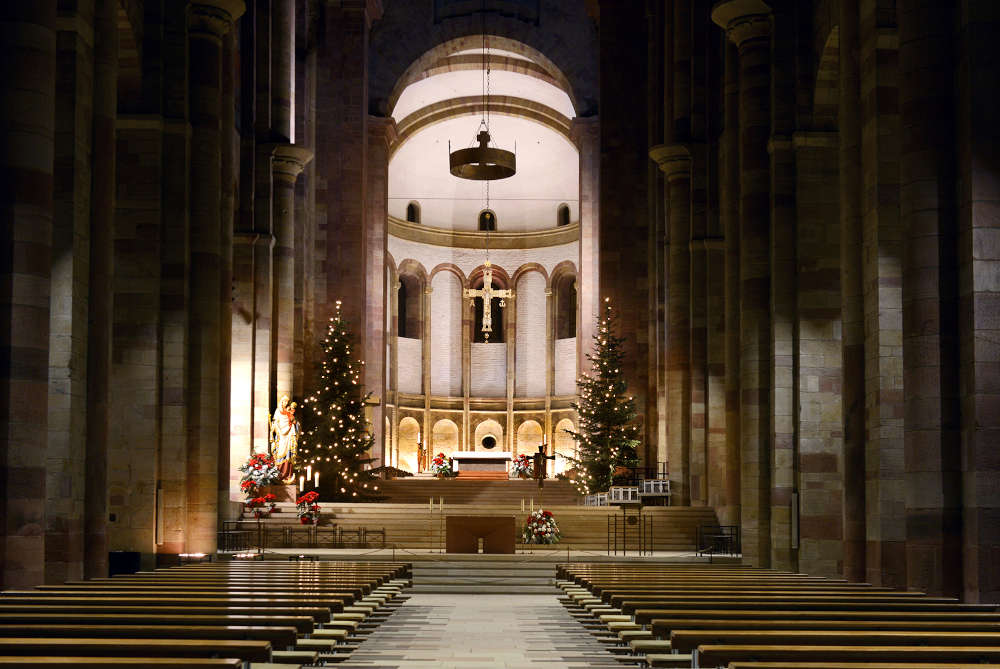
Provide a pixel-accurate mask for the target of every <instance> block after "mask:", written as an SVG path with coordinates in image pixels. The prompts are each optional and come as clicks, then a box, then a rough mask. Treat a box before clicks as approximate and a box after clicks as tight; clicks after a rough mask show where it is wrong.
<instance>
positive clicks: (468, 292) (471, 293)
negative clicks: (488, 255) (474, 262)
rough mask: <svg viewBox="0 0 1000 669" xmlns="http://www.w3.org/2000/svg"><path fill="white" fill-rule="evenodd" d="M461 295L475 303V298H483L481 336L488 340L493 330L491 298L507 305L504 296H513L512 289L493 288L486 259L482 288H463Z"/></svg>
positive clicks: (491, 272)
mask: <svg viewBox="0 0 1000 669" xmlns="http://www.w3.org/2000/svg"><path fill="white" fill-rule="evenodd" d="M462 297H468V298H469V299H471V300H472V303H473V304H475V302H476V298H477V297H481V298H483V338H484V339H486V340H489V338H490V333H491V332H493V314H492V312H491V308H492V302H493V298H494V297H496V298H498V299H499V300H500V307H501V308H502V307H505V306H507V303H506V302H505V301H504V299H505V298H508V297H514V291H513V290H507V289H502V288H496V289H494V288H493V268H492V267H490V261H489V260H487V261H486V269H484V270H483V287H482V288H465V289H463V290H462Z"/></svg>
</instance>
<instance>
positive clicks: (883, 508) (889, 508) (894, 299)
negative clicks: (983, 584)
mask: <svg viewBox="0 0 1000 669" xmlns="http://www.w3.org/2000/svg"><path fill="white" fill-rule="evenodd" d="M892 7H894V3H891V2H888V0H861V2H860V10H861V11H860V25H861V32H860V39H861V124H862V127H861V173H862V175H863V183H864V188H863V190H862V194H861V206H862V209H861V215H862V220H863V232H862V234H863V240H862V256H863V264H862V267H863V270H862V271H863V274H862V277H863V288H864V327H865V423H866V424H865V434H866V435H867V439H866V441H865V464H866V476H865V480H866V485H867V490H866V493H865V505H866V509H865V515H866V518H865V519H866V536H867V549H866V551H865V555H866V569H867V573H866V577H865V580H866V581H867V582H869V583H872V584H874V585H882V586H889V587H903V586H905V585H906V552H905V540H906V516H905V508H906V499H905V490H904V480H903V474H904V472H903V460H904V448H903V431H904V420H903V410H904V405H903V347H902V343H903V342H902V335H903V331H902V329H903V323H902V311H903V304H902V291H901V281H902V260H903V238H902V232H903V231H902V227H901V226H900V222H899V162H900V153H899V142H900V132H899V89H898V85H899V82H898V79H899V73H898V65H899V62H898V61H899V52H898V43H899V40H898V34H897V31H896V25H895V12H893V11H891V9H892Z"/></svg>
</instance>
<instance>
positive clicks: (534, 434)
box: [514, 419, 542, 455]
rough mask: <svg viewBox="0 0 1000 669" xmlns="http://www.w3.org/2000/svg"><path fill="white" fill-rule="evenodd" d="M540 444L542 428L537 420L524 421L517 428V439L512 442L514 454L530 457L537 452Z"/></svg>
mask: <svg viewBox="0 0 1000 669" xmlns="http://www.w3.org/2000/svg"><path fill="white" fill-rule="evenodd" d="M541 443H542V426H541V424H540V423H539V422H538V421H537V420H530V419H529V420H526V421H524V422H523V423H521V424H520V425H518V426H517V439H516V440H515V442H514V453H515V454H522V453H523V454H526V455H532V454H534V453H537V452H538V446H539V445H540V444H541Z"/></svg>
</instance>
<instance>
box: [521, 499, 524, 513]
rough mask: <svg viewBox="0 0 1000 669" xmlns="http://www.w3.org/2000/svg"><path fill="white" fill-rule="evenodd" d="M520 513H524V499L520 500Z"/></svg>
mask: <svg viewBox="0 0 1000 669" xmlns="http://www.w3.org/2000/svg"><path fill="white" fill-rule="evenodd" d="M521 513H524V498H523V497H522V498H521Z"/></svg>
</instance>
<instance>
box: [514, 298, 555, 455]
mask: <svg viewBox="0 0 1000 669" xmlns="http://www.w3.org/2000/svg"><path fill="white" fill-rule="evenodd" d="M552 296H553V292H552V286H551V285H549V286H547V287H546V288H545V420H544V421H542V435H543V436H547V437H548V438H547V439H546V441H547V442H548V444H549V450H548V453H547V455H551V454H552V451H553V449H554V448H555V444H554V442H553V439H552V394H553V392H554V391H555V383H556V332H555V308H556V305H555V300H554V299H552ZM511 334H512V335H513V336H514V337H516V336H517V334H516V331H514V332H512V333H511ZM513 428H514V412H513V411H511V416H510V425H509V426H508V428H507V429H508V431H509V432H513V431H514V429H513ZM514 441H515V439H514V437H513V436H512V437H511V441H510V443H511V444H513V443H514Z"/></svg>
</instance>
